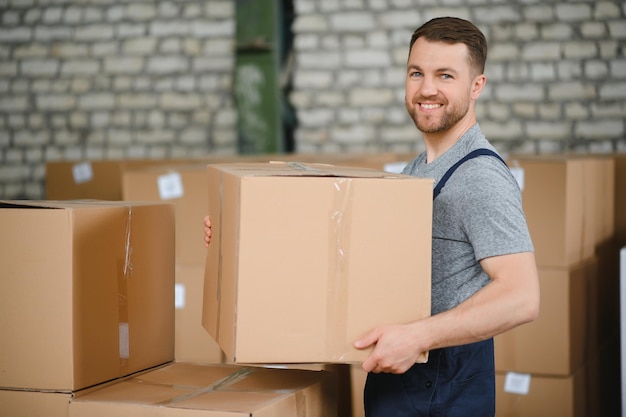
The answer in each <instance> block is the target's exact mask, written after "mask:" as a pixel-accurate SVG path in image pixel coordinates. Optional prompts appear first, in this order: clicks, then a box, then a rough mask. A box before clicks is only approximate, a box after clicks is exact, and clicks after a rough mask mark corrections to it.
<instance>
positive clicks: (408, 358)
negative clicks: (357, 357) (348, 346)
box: [354, 323, 422, 374]
mask: <svg viewBox="0 0 626 417" xmlns="http://www.w3.org/2000/svg"><path fill="white" fill-rule="evenodd" d="M416 324H417V323H411V324H392V325H385V326H380V327H377V328H376V329H374V330H372V331H371V332H369V333H368V334H366V335H365V336H363V337H362V338H360V339H359V340H357V341H356V342H355V343H354V347H355V348H357V349H365V348H367V347H369V346H372V345H374V350H373V351H372V353H371V354H370V355H369V357H368V358H367V359H366V360H365V361H364V362H363V365H362V366H363V369H364V370H365V371H367V372H374V373H379V372H387V373H393V374H402V373H404V372H406V371H407V370H409V368H411V367H412V366H413V365H415V364H416V363H417V362H419V361H420V360H419V359H420V355H421V354H422V352H420V351H419V350H416V343H414V342H413V339H412V338H413V337H414V336H413V334H414V329H413V326H415V325H416Z"/></svg>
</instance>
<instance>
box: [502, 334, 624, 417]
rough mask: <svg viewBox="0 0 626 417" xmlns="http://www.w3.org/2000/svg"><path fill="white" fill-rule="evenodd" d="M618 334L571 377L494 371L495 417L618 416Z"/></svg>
mask: <svg viewBox="0 0 626 417" xmlns="http://www.w3.org/2000/svg"><path fill="white" fill-rule="evenodd" d="M619 360H620V359H619V335H613V337H612V338H610V339H609V340H608V341H607V343H605V344H604V345H603V346H602V347H601V348H600V349H599V350H598V351H597V352H596V353H595V354H593V355H591V356H590V357H589V360H587V361H586V362H585V363H584V364H583V365H582V366H581V367H580V368H578V369H577V370H575V371H574V372H573V373H572V374H570V375H565V376H553V375H540V374H526V373H515V372H502V371H498V372H496V417H536V416H557V417H596V416H618V415H620V369H619V366H618V365H619Z"/></svg>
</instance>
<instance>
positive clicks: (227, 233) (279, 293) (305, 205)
mask: <svg viewBox="0 0 626 417" xmlns="http://www.w3.org/2000/svg"><path fill="white" fill-rule="evenodd" d="M207 170H208V174H209V176H208V179H209V213H210V214H211V216H212V223H213V227H212V231H213V239H212V242H211V245H210V246H209V251H208V255H207V262H206V273H205V286H204V309H203V321H202V323H203V326H204V327H205V329H207V331H208V332H209V334H211V336H212V337H213V338H214V339H215V340H216V341H217V342H218V344H219V345H220V347H221V348H222V349H223V350H224V352H225V354H226V357H227V358H228V360H231V361H234V362H237V363H290V362H294V363H303V362H316V363H350V362H360V361H362V360H363V359H365V358H366V357H367V355H368V354H369V353H370V352H369V351H367V350H364V351H359V350H356V349H354V348H353V342H354V341H355V340H356V339H358V338H359V337H360V336H362V335H363V334H365V333H366V332H368V331H370V330H372V329H373V328H375V327H376V326H378V325H380V324H383V323H402V322H408V321H413V320H417V319H420V318H424V317H426V316H428V315H430V286H431V280H430V274H431V236H432V186H433V183H432V180H430V179H418V178H415V177H410V176H403V175H398V174H390V173H385V172H382V171H377V170H369V169H359V168H346V167H338V166H331V165H321V164H302V163H268V164H216V165H209V166H208V168H207Z"/></svg>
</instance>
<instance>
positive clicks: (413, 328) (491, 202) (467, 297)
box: [355, 17, 539, 417]
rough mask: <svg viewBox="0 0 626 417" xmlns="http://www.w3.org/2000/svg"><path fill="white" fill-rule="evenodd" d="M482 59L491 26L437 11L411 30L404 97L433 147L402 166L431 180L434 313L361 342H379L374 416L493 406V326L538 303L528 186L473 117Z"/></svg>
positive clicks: (368, 394)
mask: <svg viewBox="0 0 626 417" xmlns="http://www.w3.org/2000/svg"><path fill="white" fill-rule="evenodd" d="M486 58H487V42H486V39H485V37H484V35H483V34H482V32H481V31H480V30H479V29H478V28H477V27H476V26H475V25H474V24H472V23H471V22H468V21H466V20H463V19H458V18H452V17H443V18H436V19H433V20H431V21H429V22H427V23H425V24H424V25H423V26H421V27H420V28H418V29H417V30H416V31H415V32H414V33H413V36H412V38H411V43H410V50H409V58H408V63H407V73H406V108H407V110H408V112H409V114H410V115H411V118H412V119H413V121H414V122H415V125H416V127H417V128H418V129H419V130H420V131H421V132H422V133H423V138H424V143H425V146H426V151H425V152H424V153H422V154H420V155H418V156H417V157H416V158H415V160H413V161H412V162H411V163H409V164H408V165H407V167H406V168H405V170H404V173H405V174H409V175H415V176H418V177H428V178H433V179H434V180H435V190H434V197H433V198H434V200H433V242H432V243H433V246H432V248H433V249H432V277H431V278H432V316H431V317H428V318H426V319H423V320H419V321H415V322H412V323H398V324H389V325H385V326H381V327H379V328H376V329H373V330H372V331H371V332H370V333H368V334H367V335H364V336H363V337H362V338H361V339H360V340H358V341H356V342H355V346H356V347H357V348H366V347H369V346H372V345H374V349H373V351H372V353H371V354H370V356H369V357H368V358H367V360H365V361H364V363H363V368H364V369H365V370H366V371H368V378H367V383H366V387H365V395H364V401H365V414H366V416H367V417H391V416H396V417H400V416H407V417H408V416H411V417H418V416H431V417H432V416H447V417H455V416H463V417H467V416H472V417H483V416H493V415H494V414H495V371H494V356H493V355H494V353H493V336H495V335H497V334H499V333H501V332H504V331H506V330H509V329H512V328H514V327H516V326H518V325H521V324H523V323H527V322H530V321H532V320H534V319H535V318H536V317H537V315H538V312H539V280H538V276H537V268H536V265H535V258H534V253H533V250H534V249H533V245H532V241H531V238H530V235H529V233H528V227H527V224H526V218H525V215H524V212H523V211H522V203H521V192H520V189H519V187H518V185H517V183H516V181H515V179H514V177H513V175H512V174H511V172H510V170H509V169H508V167H507V166H506V164H505V162H504V161H503V160H502V159H501V157H500V156H499V155H498V154H497V152H496V151H495V149H494V148H493V146H492V145H491V144H490V143H489V142H488V140H487V139H486V138H485V136H484V135H483V134H482V133H481V130H480V127H479V125H478V123H477V121H476V113H475V104H476V100H477V99H478V98H479V96H480V94H481V92H482V91H483V88H484V87H485V84H486V82H487V79H486V77H485V75H484V67H485V61H486ZM444 185H445V187H444ZM373 308H374V307H373ZM426 351H428V352H429V359H428V362H427V363H416V362H417V358H418V357H419V355H420V354H421V353H423V352H426Z"/></svg>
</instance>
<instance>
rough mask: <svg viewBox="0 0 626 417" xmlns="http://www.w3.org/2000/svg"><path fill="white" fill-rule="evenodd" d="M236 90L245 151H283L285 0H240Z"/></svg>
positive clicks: (239, 124) (247, 152) (241, 150)
mask: <svg viewBox="0 0 626 417" xmlns="http://www.w3.org/2000/svg"><path fill="white" fill-rule="evenodd" d="M235 5H236V15H237V18H236V25H237V30H236V41H237V49H236V56H235V76H234V82H235V87H234V95H235V101H236V106H237V111H238V141H239V143H238V145H239V153H242V154H258V153H282V152H284V151H285V150H286V146H285V141H284V137H283V115H282V107H283V100H284V99H285V97H284V95H283V94H284V92H283V90H282V88H281V85H280V82H279V80H280V74H281V60H282V51H283V49H282V47H283V45H282V43H283V40H282V39H283V37H282V29H283V26H282V25H283V15H282V7H281V6H282V2H281V1H280V0H236V2H235Z"/></svg>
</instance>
